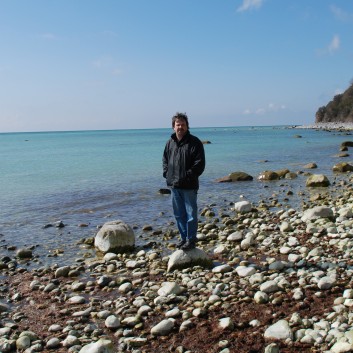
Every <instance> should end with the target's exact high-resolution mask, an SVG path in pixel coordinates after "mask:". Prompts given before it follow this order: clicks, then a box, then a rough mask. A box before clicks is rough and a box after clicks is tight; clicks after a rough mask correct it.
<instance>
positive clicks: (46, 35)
mask: <svg viewBox="0 0 353 353" xmlns="http://www.w3.org/2000/svg"><path fill="white" fill-rule="evenodd" d="M40 37H41V38H43V39H46V40H55V39H57V38H56V36H55V35H54V34H53V33H43V34H41V35H40Z"/></svg>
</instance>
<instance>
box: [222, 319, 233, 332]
mask: <svg viewBox="0 0 353 353" xmlns="http://www.w3.org/2000/svg"><path fill="white" fill-rule="evenodd" d="M218 322H219V326H220V327H221V328H222V329H223V330H226V329H229V330H232V329H233V328H234V323H233V321H232V319H231V318H230V317H223V318H221V319H219V321H218Z"/></svg>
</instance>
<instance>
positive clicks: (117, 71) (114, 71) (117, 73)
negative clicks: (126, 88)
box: [112, 68, 123, 76]
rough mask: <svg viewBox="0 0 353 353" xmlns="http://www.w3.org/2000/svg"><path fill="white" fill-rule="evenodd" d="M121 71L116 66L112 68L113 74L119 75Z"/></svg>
mask: <svg viewBox="0 0 353 353" xmlns="http://www.w3.org/2000/svg"><path fill="white" fill-rule="evenodd" d="M122 73H123V72H122V70H120V69H118V68H115V69H113V71H112V74H113V76H119V75H121V74H122Z"/></svg>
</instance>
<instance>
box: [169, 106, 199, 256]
mask: <svg viewBox="0 0 353 353" xmlns="http://www.w3.org/2000/svg"><path fill="white" fill-rule="evenodd" d="M172 126H173V130H174V133H173V134H172V136H171V138H170V139H169V140H168V141H167V143H166V146H165V149H164V153H163V176H164V177H165V178H166V180H167V185H168V186H169V187H170V188H171V191H172V205H173V211H174V216H175V219H176V222H177V226H178V229H179V232H180V236H181V240H180V242H179V243H178V244H177V247H178V248H179V249H182V250H190V249H193V248H195V243H196V234H197V191H198V189H199V176H200V175H201V174H202V173H203V171H204V169H205V151H204V148H203V144H202V142H201V141H200V140H199V139H198V138H197V137H196V136H193V135H191V134H190V132H189V121H188V117H187V115H186V114H182V113H176V114H175V115H174V116H173V118H172Z"/></svg>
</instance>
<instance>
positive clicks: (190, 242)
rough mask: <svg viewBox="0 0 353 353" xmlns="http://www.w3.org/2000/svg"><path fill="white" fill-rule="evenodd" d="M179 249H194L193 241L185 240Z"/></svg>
mask: <svg viewBox="0 0 353 353" xmlns="http://www.w3.org/2000/svg"><path fill="white" fill-rule="evenodd" d="M180 249H181V250H191V249H195V242H194V241H189V240H187V241H186V243H185V244H184V245H183V246H182V247H181V248H180Z"/></svg>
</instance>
